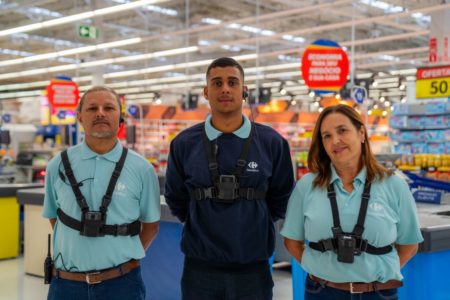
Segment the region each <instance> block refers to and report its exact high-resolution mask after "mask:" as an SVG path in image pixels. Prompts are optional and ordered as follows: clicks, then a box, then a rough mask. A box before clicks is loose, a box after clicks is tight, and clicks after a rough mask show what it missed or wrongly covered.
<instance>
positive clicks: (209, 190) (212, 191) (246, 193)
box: [189, 124, 266, 200]
mask: <svg viewBox="0 0 450 300" xmlns="http://www.w3.org/2000/svg"><path fill="white" fill-rule="evenodd" d="M203 126H204V124H203ZM254 130H255V129H254V124H252V126H251V129H250V134H249V136H248V137H247V138H246V139H245V142H244V146H243V147H242V150H241V154H240V156H239V158H238V160H237V162H236V168H235V169H234V171H233V175H222V176H221V175H220V173H219V164H218V163H217V146H216V145H215V144H213V143H212V142H211V141H210V140H209V139H208V136H207V135H206V130H203V144H204V146H205V150H206V154H207V156H208V168H209V172H210V173H211V177H212V182H213V186H210V187H206V188H196V189H194V190H191V191H189V194H190V196H191V198H192V199H195V200H204V199H208V198H209V199H217V198H218V197H219V195H220V189H219V183H220V179H221V177H233V176H234V178H235V180H236V182H235V188H234V191H235V196H236V197H237V198H245V199H247V200H254V199H264V198H265V197H266V193H265V192H263V191H258V190H255V189H254V188H241V187H239V179H240V177H241V176H242V174H243V173H244V170H245V166H246V164H247V156H248V152H249V150H250V145H251V143H252V139H253V131H254Z"/></svg>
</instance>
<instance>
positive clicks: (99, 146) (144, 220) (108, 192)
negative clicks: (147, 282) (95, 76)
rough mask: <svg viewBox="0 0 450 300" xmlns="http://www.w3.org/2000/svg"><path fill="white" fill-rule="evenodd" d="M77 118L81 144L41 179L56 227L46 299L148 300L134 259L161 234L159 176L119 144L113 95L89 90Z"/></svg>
mask: <svg viewBox="0 0 450 300" xmlns="http://www.w3.org/2000/svg"><path fill="white" fill-rule="evenodd" d="M77 119H78V121H79V122H80V123H81V124H82V126H83V128H84V131H85V140H84V141H83V142H82V143H81V144H78V145H76V146H74V147H71V148H69V149H68V151H67V158H68V160H67V161H65V160H64V154H62V155H58V156H56V157H54V158H53V159H52V160H51V161H50V162H49V164H48V167H47V173H46V179H45V180H46V181H45V200H44V210H43V216H44V217H45V218H48V219H50V223H51V224H52V226H53V228H54V234H53V263H54V268H53V269H52V270H51V271H52V274H53V278H52V280H51V286H50V289H49V294H48V299H49V300H54V299H58V300H59V299H65V300H71V299H74V300H75V299H76V300H82V299H96V300H99V299H108V300H111V299H118V300H119V299H120V300H124V299H130V300H131V299H133V300H134V299H145V286H144V283H143V281H142V278H141V271H140V267H139V259H141V258H143V257H144V256H145V251H146V249H147V248H148V247H149V246H150V244H151V242H152V241H153V239H154V238H155V236H156V234H157V232H158V228H159V219H160V200H159V199H160V196H159V184H158V178H157V176H156V174H155V171H154V169H153V167H152V165H151V164H150V163H149V162H148V161H147V160H145V159H144V158H143V157H141V156H139V155H138V154H137V153H135V152H133V151H131V150H128V151H127V149H125V148H123V147H122V145H121V144H120V142H119V141H118V139H117V131H118V128H119V125H120V123H121V122H123V120H122V119H121V104H120V99H119V96H118V95H117V94H116V93H115V92H114V91H113V90H111V89H109V88H107V87H102V86H100V87H93V88H92V89H90V90H88V91H87V92H86V93H85V94H84V95H83V97H82V98H81V100H80V103H79V107H78V112H77ZM124 149H125V150H124ZM70 169H72V171H73V175H72V174H71V172H70ZM113 174H115V175H118V177H117V176H112V175H113Z"/></svg>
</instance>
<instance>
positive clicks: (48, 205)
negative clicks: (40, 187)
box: [42, 155, 60, 219]
mask: <svg viewBox="0 0 450 300" xmlns="http://www.w3.org/2000/svg"><path fill="white" fill-rule="evenodd" d="M59 161H60V156H59V155H58V156H57V157H55V158H53V159H52V160H51V161H50V162H49V163H48V165H47V168H46V169H45V196H44V206H43V209H42V216H43V217H44V218H47V219H54V218H56V217H57V215H56V210H57V209H58V207H57V204H56V200H57V199H58V198H57V195H56V190H55V179H56V178H57V177H55V174H57V173H58V166H59V165H58V164H59Z"/></svg>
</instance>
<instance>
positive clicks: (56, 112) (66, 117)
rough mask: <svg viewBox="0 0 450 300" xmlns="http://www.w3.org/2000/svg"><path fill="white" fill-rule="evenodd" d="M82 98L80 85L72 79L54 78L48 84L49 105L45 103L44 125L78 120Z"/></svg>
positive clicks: (72, 122) (71, 122) (69, 122)
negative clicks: (78, 107) (77, 111)
mask: <svg viewBox="0 0 450 300" xmlns="http://www.w3.org/2000/svg"><path fill="white" fill-rule="evenodd" d="M79 99H80V93H79V91H78V85H77V84H76V83H75V82H73V81H71V80H60V79H53V80H51V81H50V84H49V85H48V86H47V100H48V101H47V102H48V104H47V105H43V109H44V111H43V116H42V118H41V119H42V120H41V123H42V125H48V124H53V125H64V124H74V123H75V122H76V118H75V116H76V112H75V110H76V107H77V105H78V101H79Z"/></svg>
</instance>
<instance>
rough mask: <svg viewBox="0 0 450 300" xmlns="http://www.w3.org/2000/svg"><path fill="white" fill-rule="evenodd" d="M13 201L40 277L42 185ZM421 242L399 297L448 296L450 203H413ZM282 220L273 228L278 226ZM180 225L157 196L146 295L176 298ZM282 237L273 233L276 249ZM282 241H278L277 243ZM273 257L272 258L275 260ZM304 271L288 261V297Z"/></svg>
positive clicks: (299, 287) (28, 267)
mask: <svg viewBox="0 0 450 300" xmlns="http://www.w3.org/2000/svg"><path fill="white" fill-rule="evenodd" d="M17 200H18V202H19V203H20V204H23V205H24V207H25V242H24V243H25V253H24V258H25V266H24V269H25V273H27V274H33V275H39V276H43V270H42V263H43V260H44V258H45V255H46V251H47V244H46V243H47V234H48V233H50V232H51V227H50V223H49V222H48V221H47V220H45V219H43V218H42V217H41V210H42V204H43V200H44V189H42V188H41V189H29V190H19V191H18V193H17ZM417 207H418V212H419V219H420V224H421V226H422V228H421V230H422V235H423V237H424V242H423V243H422V244H421V245H420V248H419V253H418V254H417V255H416V256H415V257H414V258H413V259H412V260H411V261H410V262H409V263H408V264H407V265H406V266H405V268H403V269H402V274H403V275H404V287H403V288H401V289H400V290H399V294H400V299H403V300H406V299H408V300H419V299H420V300H422V299H434V300H440V299H442V300H443V299H446V300H448V299H449V295H450V288H449V286H448V278H450V216H449V214H450V213H448V214H447V215H445V214H444V215H442V213H443V212H450V203H448V204H447V203H444V204H441V205H435V204H422V203H418V204H417ZM279 227H281V224H279V225H278V226H277V228H278V229H279ZM181 232H182V224H181V223H180V222H179V221H178V219H176V218H175V217H173V216H172V215H171V214H170V211H169V208H168V206H167V204H166V203H165V201H164V197H162V196H161V225H160V231H159V234H158V236H157V238H156V239H155V241H154V242H153V244H152V246H151V247H150V249H149V250H148V252H147V256H146V257H145V258H144V259H143V260H142V261H141V265H142V275H143V279H144V282H145V285H146V287H147V296H148V298H149V299H181V296H180V295H181V292H180V286H179V282H180V279H181V273H182V268H183V259H184V257H183V254H182V253H181V250H180V245H179V244H180V239H181ZM280 241H281V238H280V237H277V246H276V248H278V247H280ZM281 245H282V243H281ZM276 260H277V259H276ZM305 277H306V274H305V272H304V271H303V269H301V267H300V265H299V264H298V263H296V262H295V261H293V262H292V281H293V295H294V297H293V299H294V300H301V299H303V293H304V280H305Z"/></svg>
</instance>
